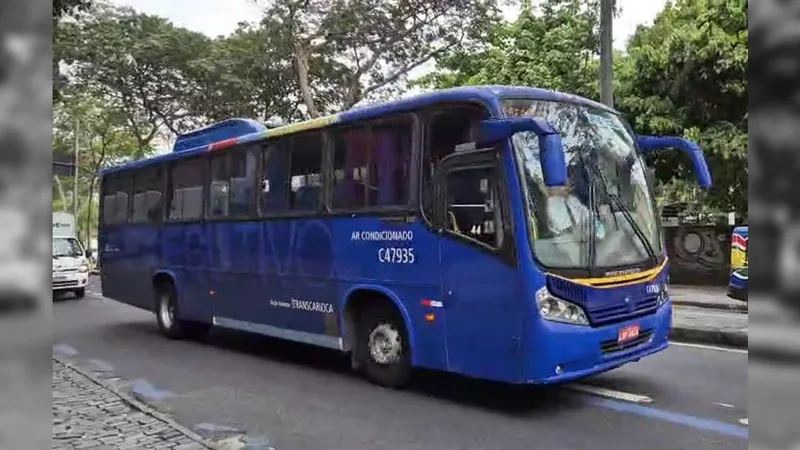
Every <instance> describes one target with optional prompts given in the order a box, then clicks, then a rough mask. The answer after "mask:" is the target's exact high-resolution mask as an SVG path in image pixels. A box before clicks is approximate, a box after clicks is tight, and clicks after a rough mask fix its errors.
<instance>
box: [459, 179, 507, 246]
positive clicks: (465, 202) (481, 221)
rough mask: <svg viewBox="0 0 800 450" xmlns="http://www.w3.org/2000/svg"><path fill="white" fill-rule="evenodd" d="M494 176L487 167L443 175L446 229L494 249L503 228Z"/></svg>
mask: <svg viewBox="0 0 800 450" xmlns="http://www.w3.org/2000/svg"><path fill="white" fill-rule="evenodd" d="M501 217H502V216H501V214H500V210H499V202H498V196H497V177H496V175H495V170H494V169H493V168H491V167H477V168H468V169H460V170H455V171H453V172H450V173H449V174H448V175H447V217H446V218H445V224H446V226H447V229H448V230H449V231H451V232H453V233H456V234H459V235H461V236H463V237H465V238H467V239H471V240H475V241H478V242H480V243H482V244H484V245H486V246H488V247H491V248H493V249H497V248H499V247H500V246H501V244H502V242H501V240H502V234H501V230H502V229H503V227H502V224H501V223H500V221H501Z"/></svg>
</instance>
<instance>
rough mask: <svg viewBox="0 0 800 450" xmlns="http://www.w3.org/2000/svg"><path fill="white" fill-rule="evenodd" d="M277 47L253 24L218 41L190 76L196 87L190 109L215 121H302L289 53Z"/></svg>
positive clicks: (189, 98) (195, 64)
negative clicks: (237, 119)
mask: <svg viewBox="0 0 800 450" xmlns="http://www.w3.org/2000/svg"><path fill="white" fill-rule="evenodd" d="M273 44H274V42H273V40H272V36H271V35H269V33H268V32H267V31H266V30H265V29H264V28H262V27H259V26H252V25H249V24H243V25H242V26H240V28H239V29H238V30H236V32H234V33H233V34H232V35H230V36H226V37H219V38H217V39H215V40H214V41H213V43H212V45H211V46H210V47H209V50H208V51H207V52H206V53H204V54H201V55H198V57H197V59H195V60H194V61H192V62H191V64H190V65H189V69H188V70H187V72H186V73H187V76H188V77H189V78H190V79H191V80H192V81H193V83H194V85H195V87H194V88H193V93H192V95H191V96H187V108H188V109H189V110H190V111H192V112H193V113H194V115H195V116H198V117H205V118H207V119H208V120H213V121H218V120H223V119H228V118H231V117H248V118H252V119H257V120H262V121H271V120H292V119H299V118H300V113H299V110H298V106H299V101H298V97H297V95H296V93H297V82H296V78H295V77H294V73H293V71H292V67H291V64H288V63H287V61H288V60H289V58H290V54H289V53H288V52H287V51H286V49H284V48H281V47H279V46H276V45H273Z"/></svg>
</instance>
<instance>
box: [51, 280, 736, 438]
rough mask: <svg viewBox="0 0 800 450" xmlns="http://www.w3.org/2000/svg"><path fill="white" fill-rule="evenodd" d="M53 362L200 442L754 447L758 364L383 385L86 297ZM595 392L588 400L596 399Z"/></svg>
mask: <svg viewBox="0 0 800 450" xmlns="http://www.w3.org/2000/svg"><path fill="white" fill-rule="evenodd" d="M53 316H54V317H53V326H54V343H55V347H54V351H56V352H58V353H62V354H66V355H69V356H70V357H72V358H74V359H75V360H76V361H81V362H82V363H83V364H86V365H89V366H92V367H95V368H99V369H98V370H105V371H112V372H113V373H114V374H115V375H117V376H119V377H122V378H124V379H127V380H130V381H131V383H129V385H130V386H131V387H132V389H133V391H134V392H137V393H138V395H139V396H140V397H143V398H145V399H147V400H148V401H149V402H150V403H152V404H154V405H155V406H156V407H158V408H159V409H161V410H164V411H167V412H169V413H171V414H173V415H174V417H175V418H176V419H177V420H178V422H180V423H182V424H183V425H185V426H187V427H189V428H193V429H195V430H196V431H199V432H201V433H205V434H208V433H222V432H224V431H225V430H226V429H228V428H229V429H231V430H238V431H240V432H244V433H246V434H247V436H249V437H250V438H251V439H261V441H262V442H266V441H267V440H268V441H269V442H270V443H271V445H272V446H274V447H275V448H276V449H277V450H285V449H291V450H303V449H314V450H321V449H324V450H361V449H364V450H366V449H392V450H394V449H398V450H399V449H436V450H448V449H487V450H488V449H502V450H514V449H526V450H528V449H531V448H537V449H543V450H559V449H570V450H579V449H592V450H597V449H609V450H611V449H613V450H625V449H631V450H641V449H643V448H657V449H659V450H670V449H676V450H677V449H692V450H702V449H717V448H726V449H744V448H747V443H748V442H747V441H748V431H747V425H746V423H747V422H746V418H747V417H748V411H747V380H748V378H747V377H748V373H747V369H748V356H747V354H746V353H743V352H736V351H722V350H719V349H711V348H700V347H695V346H677V345H675V346H672V347H671V348H670V349H669V350H667V351H665V352H663V353H661V354H658V355H655V356H653V357H651V358H649V359H646V360H643V361H641V362H639V363H636V364H631V365H629V366H626V367H623V368H620V369H617V370H616V371H613V372H610V373H608V374H604V375H602V376H598V377H594V378H591V379H588V380H584V381H583V382H582V383H581V384H579V385H569V386H563V387H557V388H546V389H542V388H516V387H510V386H502V385H495V384H490V383H486V382H480V381H475V380H467V379H463V378H459V377H454V376H450V375H445V374H435V373H422V374H419V376H418V377H417V378H418V379H417V380H416V381H415V383H414V384H413V386H412V387H411V388H409V389H407V390H403V391H394V390H388V389H383V388H380V387H376V386H373V385H371V384H369V383H367V382H366V381H364V380H362V379H360V378H359V377H358V376H356V375H353V374H352V373H350V371H349V368H348V364H347V361H346V360H345V359H344V358H342V357H340V356H338V355H337V354H336V353H333V352H329V351H326V350H319V349H315V348H309V347H305V346H301V345H296V344H291V343H284V342H281V341H277V340H273V339H268V338H264V337H260V336H250V335H244V334H240V333H233V332H227V331H216V330H215V331H213V332H212V334H211V335H210V336H209V337H208V338H207V339H206V340H205V341H204V342H192V341H178V342H176V341H170V340H167V339H165V338H162V337H161V336H160V335H159V334H158V332H157V330H156V327H155V320H154V318H153V317H152V316H151V315H150V314H148V313H146V312H143V311H139V310H136V309H133V308H130V307H128V306H125V305H121V304H118V303H116V302H113V301H111V300H107V299H103V298H101V297H100V296H98V295H95V294H93V293H87V296H86V298H85V299H83V300H62V301H58V302H56V303H55V305H54V308H53ZM587 391H588V392H587Z"/></svg>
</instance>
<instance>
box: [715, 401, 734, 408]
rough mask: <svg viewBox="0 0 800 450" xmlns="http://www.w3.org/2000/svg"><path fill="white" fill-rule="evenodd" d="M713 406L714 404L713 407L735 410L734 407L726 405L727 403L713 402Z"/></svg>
mask: <svg viewBox="0 0 800 450" xmlns="http://www.w3.org/2000/svg"><path fill="white" fill-rule="evenodd" d="M714 404H715V405H719V406H722V407H725V408H735V406H733V405H731V404H728V403H720V402H714Z"/></svg>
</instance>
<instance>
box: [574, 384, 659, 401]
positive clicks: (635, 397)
mask: <svg viewBox="0 0 800 450" xmlns="http://www.w3.org/2000/svg"><path fill="white" fill-rule="evenodd" d="M567 387H568V389H572V390H575V391H579V392H584V393H586V394H592V395H599V396H601V397H608V398H613V399H615V400H622V401H626V402H632V403H652V402H653V399H652V398H650V397H648V396H646V395H639V394H631V393H629V392H622V391H615V390H613V389H606V388H601V387H597V386H590V385H588V384H570V385H568V386H567Z"/></svg>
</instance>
